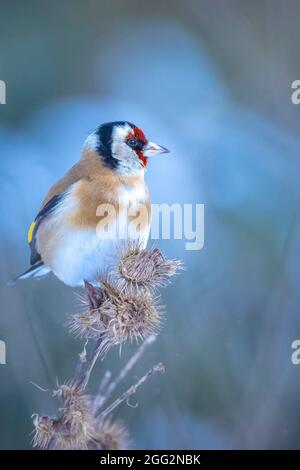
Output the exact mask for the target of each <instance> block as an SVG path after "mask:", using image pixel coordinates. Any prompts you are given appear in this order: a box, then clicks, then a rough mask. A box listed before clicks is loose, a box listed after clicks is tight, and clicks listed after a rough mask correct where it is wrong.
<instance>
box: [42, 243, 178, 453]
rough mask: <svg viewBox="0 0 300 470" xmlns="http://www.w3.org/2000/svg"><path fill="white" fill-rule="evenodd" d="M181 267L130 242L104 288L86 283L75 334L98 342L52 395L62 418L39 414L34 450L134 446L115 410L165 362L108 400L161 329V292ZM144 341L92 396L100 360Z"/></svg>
mask: <svg viewBox="0 0 300 470" xmlns="http://www.w3.org/2000/svg"><path fill="white" fill-rule="evenodd" d="M180 268H181V263H180V262H179V261H176V260H167V259H166V258H165V256H164V255H163V254H162V253H161V251H160V250H159V249H158V248H151V249H149V250H145V249H140V247H139V246H138V245H136V244H130V245H128V246H127V248H126V249H124V248H123V249H122V250H121V251H120V255H119V257H118V262H117V264H116V266H114V267H112V269H111V272H110V274H108V273H106V275H103V274H102V275H101V276H99V279H98V281H99V282H98V283H97V285H99V287H95V286H92V285H91V284H89V283H85V297H84V299H83V300H84V301H83V304H84V309H83V311H82V312H81V313H76V314H74V315H72V316H71V318H70V319H69V322H68V324H69V327H70V330H71V332H73V333H75V334H76V335H78V336H79V337H80V338H83V339H85V340H86V342H87V341H88V340H93V341H94V342H95V345H94V348H93V350H92V351H91V353H90V354H89V355H88V354H87V352H86V349H85V348H84V351H83V352H82V353H81V354H80V355H79V360H78V364H77V368H76V371H75V374H74V377H73V378H72V379H71V380H70V381H69V382H67V383H65V384H63V385H61V386H60V387H58V389H57V390H55V391H53V392H52V396H53V397H55V398H57V399H58V400H59V401H60V403H61V406H60V408H59V416H58V417H57V418H50V417H48V416H38V415H34V417H33V423H34V437H33V446H34V447H38V448H40V449H65V450H67V449H86V450H87V449H102V450H118V449H126V448H128V447H129V446H130V439H129V434H128V431H127V429H126V427H125V425H124V424H123V423H122V422H120V421H115V420H114V419H113V417H112V413H113V412H114V410H115V409H116V408H117V407H118V406H119V405H120V404H121V403H123V402H128V400H129V398H130V396H131V395H133V394H135V393H136V392H137V390H138V388H139V387H140V386H141V385H142V384H143V383H144V382H146V380H147V379H148V378H149V377H150V376H151V375H153V374H154V373H156V372H161V373H162V372H164V366H163V365H162V364H161V363H159V364H157V365H155V366H153V367H152V368H151V369H150V370H149V371H148V372H147V373H146V374H145V375H144V376H142V377H141V378H140V379H139V380H138V381H137V382H136V383H135V384H134V385H132V386H131V387H129V388H128V389H127V390H126V391H125V392H124V393H122V394H121V395H120V396H119V397H118V398H116V399H115V400H114V401H112V402H111V403H110V404H108V402H109V401H110V400H111V397H112V395H113V393H114V391H115V390H116V388H117V387H118V386H119V384H120V383H121V381H122V380H123V379H124V378H125V377H126V376H127V374H128V373H129V372H130V370H131V369H132V368H133V367H134V365H135V364H136V363H137V362H138V360H139V359H140V358H141V356H142V355H143V353H144V351H145V350H146V348H147V347H148V346H149V345H151V344H152V343H153V341H154V340H155V338H156V335H157V334H158V332H159V331H160V326H161V320H162V308H161V306H159V305H158V297H157V294H156V289H157V288H158V287H162V286H165V285H167V284H168V283H169V281H170V278H171V277H172V276H174V275H175V274H176V273H177V272H178V270H179V269H180ZM128 341H129V342H141V343H142V344H141V345H140V347H139V348H138V349H137V351H136V352H135V354H134V355H133V356H132V358H131V359H130V360H129V362H128V363H127V364H126V365H125V367H123V369H121V371H120V373H119V375H118V376H117V377H116V378H115V379H112V376H111V373H110V372H109V371H107V372H105V373H104V375H103V377H102V380H101V382H100V385H99V390H98V393H97V394H96V395H95V396H92V395H87V394H86V391H85V390H86V387H87V385H88V382H89V379H90V375H91V372H92V370H93V367H94V365H95V363H96V361H97V359H98V357H99V356H102V357H104V355H105V354H106V353H107V351H108V350H109V349H110V348H111V347H113V346H116V345H119V346H121V345H123V344H125V343H126V342H128Z"/></svg>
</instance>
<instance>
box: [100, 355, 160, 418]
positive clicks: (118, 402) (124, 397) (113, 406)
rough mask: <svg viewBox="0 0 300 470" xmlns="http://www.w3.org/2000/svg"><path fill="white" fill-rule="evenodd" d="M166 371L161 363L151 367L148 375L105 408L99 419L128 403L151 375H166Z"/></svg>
mask: <svg viewBox="0 0 300 470" xmlns="http://www.w3.org/2000/svg"><path fill="white" fill-rule="evenodd" d="M164 371H165V368H164V366H163V364H162V363H161V362H159V363H158V364H156V365H155V366H153V367H151V369H150V370H148V372H147V374H145V375H143V377H141V378H140V380H139V381H138V382H136V384H134V385H132V386H131V387H129V388H128V389H127V390H126V392H124V393H122V395H121V396H120V397H119V398H117V399H116V400H115V401H114V402H113V403H112V404H111V405H109V406H108V407H107V408H105V410H103V411H101V413H99V419H104V418H105V417H106V416H108V415H109V414H110V413H112V411H113V410H115V409H116V408H117V407H118V406H119V405H121V403H123V402H124V401H128V399H129V398H130V397H131V396H132V395H134V394H135V393H136V392H137V390H138V388H139V387H140V386H141V385H143V383H145V382H146V380H147V379H148V378H149V377H150V376H151V375H153V374H155V373H156V372H160V373H164Z"/></svg>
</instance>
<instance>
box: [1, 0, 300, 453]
mask: <svg viewBox="0 0 300 470" xmlns="http://www.w3.org/2000/svg"><path fill="white" fill-rule="evenodd" d="M299 31H300V3H299V2H298V1H296V0H272V1H271V0H252V1H251V2H249V1H246V0H242V1H241V0H226V1H225V0H224V1H212V0H184V1H182V0H169V1H166V0H151V1H150V0H149V1H141V0H112V1H104V0H102V1H100V0H98V1H95V0H72V1H71V0H60V1H58V0H54V1H52V2H46V1H42V2H41V1H38V0H36V1H35V0H28V1H26V2H24V1H15V0H11V1H10V2H6V1H4V0H0V79H1V80H5V81H6V84H7V104H6V105H1V106H0V188H1V190H0V193H1V197H0V207H1V211H0V213H1V218H0V231H1V232H0V260H1V263H0V270H1V272H0V295H1V304H0V339H2V340H5V342H6V346H7V365H5V366H4V365H1V366H0V381H1V382H0V383H1V386H0V447H1V448H3V449H20V448H30V439H31V435H30V432H31V430H32V422H31V418H30V417H31V415H32V414H33V413H35V412H37V413H39V414H43V413H50V414H51V413H54V412H55V410H56V406H57V404H56V403H55V402H54V401H53V400H52V399H51V397H50V395H49V393H47V392H42V391H41V390H39V389H37V388H36V387H35V386H34V385H32V384H31V382H34V383H36V384H38V385H39V386H41V387H43V388H45V389H49V390H50V389H51V388H53V387H55V386H56V381H58V382H59V383H62V382H63V381H64V380H66V379H67V378H68V377H70V375H71V374H72V373H73V370H74V365H75V361H76V355H77V354H78V353H79V352H80V351H81V349H82V346H83V344H82V342H80V341H78V340H76V339H74V338H72V336H71V335H70V334H69V333H68V332H67V329H66V327H65V321H66V318H67V314H68V313H70V312H74V311H76V310H77V309H78V300H77V299H76V295H75V294H74V291H73V290H72V289H71V288H68V287H67V286H64V285H63V284H62V283H60V282H59V281H58V280H56V279H55V278H54V277H51V276H50V277H48V278H45V279H44V280H42V281H39V282H34V281H27V282H23V283H19V284H17V285H16V286H15V287H8V286H7V281H8V280H10V279H11V278H13V277H14V276H15V275H16V274H18V273H19V272H22V271H23V270H24V269H25V268H26V267H27V264H28V256H29V250H28V247H27V243H26V233H27V229H28V226H29V224H30V222H31V221H32V218H33V217H34V216H35V213H36V211H37V209H38V207H39V204H40V201H41V199H42V198H43V196H44V195H45V193H46V191H47V189H48V187H49V186H50V185H51V184H52V183H53V182H54V181H55V180H56V179H58V177H60V176H61V175H62V174H63V172H64V171H66V170H67V169H68V168H69V167H70V166H71V165H72V164H73V163H74V162H75V161H76V160H77V159H78V158H79V153H80V149H81V145H82V142H83V139H84V138H85V136H86V135H87V133H89V132H90V131H92V130H93V129H94V127H96V126H97V125H98V124H99V123H101V122H105V121H110V120H119V119H125V120H126V119H127V120H130V121H132V122H136V123H137V124H139V125H140V126H141V127H142V128H143V129H144V130H145V131H146V133H147V135H148V136H149V137H150V138H151V139H155V140H156V141H157V142H160V143H161V144H162V145H165V146H166V147H168V148H170V149H171V150H172V153H171V154H170V155H169V156H166V157H162V158H161V159H157V160H155V161H151V163H149V169H148V172H147V180H148V184H149V186H150V190H151V193H152V200H153V202H156V203H159V202H170V203H173V202H182V203H204V204H205V246H204V248H203V250H201V251H186V250H185V246H184V241H179V240H176V241H174V240H170V241H160V242H159V245H160V246H161V248H162V249H163V250H164V251H165V252H166V254H167V255H168V256H170V257H176V258H180V259H183V260H184V263H185V265H186V271H185V272H184V273H183V274H182V275H181V276H179V277H178V278H177V279H176V280H175V282H173V284H172V286H171V287H169V288H168V289H167V290H165V291H164V292H163V295H162V300H163V302H164V303H165V305H166V309H167V316H166V321H165V324H164V329H163V332H162V334H161V335H160V336H159V338H158V340H157V343H156V344H155V346H153V348H152V350H151V351H149V352H148V353H147V354H146V355H145V356H144V358H143V360H142V361H141V363H140V364H139V366H138V367H137V368H136V369H135V371H134V372H133V373H132V374H131V376H130V377H129V379H128V381H127V385H128V384H129V383H131V382H132V381H133V380H134V379H135V378H136V377H138V376H140V375H141V374H142V373H143V372H144V371H146V370H147V369H148V367H149V366H150V365H151V364H152V363H154V362H155V361H163V362H164V364H165V366H166V369H167V371H166V374H165V375H164V376H163V377H154V378H153V379H152V380H151V381H149V382H148V384H147V385H146V386H145V387H144V388H143V389H141V390H140V392H139V393H138V395H137V396H136V397H135V398H134V400H133V402H134V403H136V402H137V403H138V404H139V406H138V407H136V408H132V407H127V406H126V405H125V406H123V407H122V408H120V409H119V410H118V411H117V413H116V417H120V418H122V419H124V420H125V421H126V423H127V425H128V427H129V429H130V432H131V435H132V437H133V440H134V443H135V447H136V448H144V449H151V448H157V449H164V448H173V449H174V448H179V449H193V448H207V449H231V448H241V449H249V448H299V447H300V439H299V435H300V424H299V423H300V407H299V390H300V366H298V367H297V366H295V365H293V364H292V362H291V354H292V349H291V343H292V341H293V340H295V339H300V289H299V275H300V263H299V243H300V219H299V204H300V185H299V172H300V138H299V130H300V106H299V107H297V106H296V105H293V104H292V103H291V83H292V82H293V81H294V80H296V79H300V62H299ZM133 350H134V348H131V349H130V348H124V349H123V352H122V355H121V357H119V354H118V351H111V352H110V353H109V355H108V357H107V358H106V359H105V361H103V362H102V363H101V364H99V365H98V368H97V371H96V373H95V374H94V382H93V383H92V384H91V389H93V387H94V386H95V384H96V382H97V381H98V380H99V377H100V375H101V373H102V372H103V370H105V369H106V368H110V369H111V370H113V371H117V370H118V369H119V368H120V366H121V365H122V364H124V363H125V362H126V358H127V357H128V356H129V355H130V354H131V353H132V351H133ZM96 379H97V380H96Z"/></svg>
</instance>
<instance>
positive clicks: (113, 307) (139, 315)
mask: <svg viewBox="0 0 300 470" xmlns="http://www.w3.org/2000/svg"><path fill="white" fill-rule="evenodd" d="M106 287H107V283H105V282H104V283H103V289H106ZM109 289H110V295H109V296H108V297H107V299H106V300H105V301H104V302H103V303H102V305H101V306H100V307H99V309H98V313H99V318H100V319H101V322H102V324H103V325H104V327H105V333H104V334H103V347H104V350H106V349H109V348H110V347H112V346H114V345H118V344H122V343H124V342H126V341H130V342H133V341H139V340H144V339H145V338H147V337H148V336H150V335H153V334H157V333H158V332H159V329H160V325H161V307H158V306H157V302H156V301H155V300H154V299H153V297H152V296H151V294H150V293H149V292H147V291H136V292H133V291H131V290H128V289H127V290H123V291H119V290H118V289H114V290H112V285H111V284H110V285H109Z"/></svg>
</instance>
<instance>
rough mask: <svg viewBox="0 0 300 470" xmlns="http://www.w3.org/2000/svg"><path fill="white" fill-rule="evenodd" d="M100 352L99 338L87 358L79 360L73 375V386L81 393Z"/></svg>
mask: <svg viewBox="0 0 300 470" xmlns="http://www.w3.org/2000/svg"><path fill="white" fill-rule="evenodd" d="M101 350H102V338H101V337H100V338H99V339H98V340H97V341H96V344H95V347H94V349H93V351H92V352H91V354H90V355H89V357H88V358H86V357H85V356H84V357H83V358H82V357H81V358H80V362H79V364H78V366H77V369H76V373H75V381H74V385H75V386H76V387H77V388H78V389H80V390H81V391H83V390H84V389H85V388H86V386H87V384H88V382H89V379H90V375H91V372H92V370H93V368H94V365H95V364H96V361H97V359H98V357H99V354H100V353H101Z"/></svg>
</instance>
